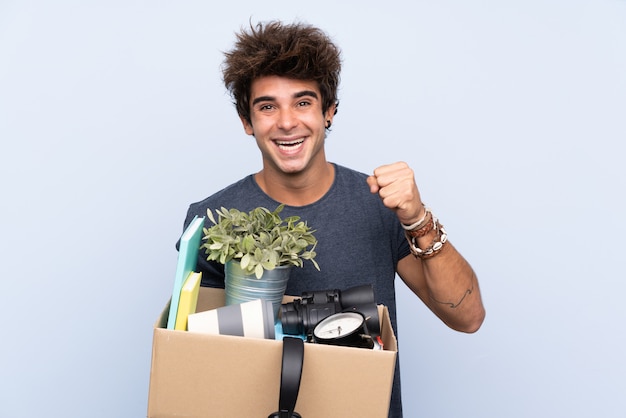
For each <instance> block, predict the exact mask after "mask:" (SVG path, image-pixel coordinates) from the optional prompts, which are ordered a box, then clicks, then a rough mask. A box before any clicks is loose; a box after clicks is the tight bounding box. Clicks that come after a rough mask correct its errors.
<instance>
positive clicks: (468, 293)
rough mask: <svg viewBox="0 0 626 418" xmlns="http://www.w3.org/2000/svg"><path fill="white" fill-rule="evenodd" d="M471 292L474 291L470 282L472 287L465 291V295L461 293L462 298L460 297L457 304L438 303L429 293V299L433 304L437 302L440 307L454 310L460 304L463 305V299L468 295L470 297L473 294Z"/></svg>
mask: <svg viewBox="0 0 626 418" xmlns="http://www.w3.org/2000/svg"><path fill="white" fill-rule="evenodd" d="M473 291H474V283H473V282H472V287H470V288H469V289H467V290H466V291H465V293H463V296H461V299H459V301H458V302H456V303H454V302H442V301H439V300H437V299H435V297H434V296H433V295H432V293H431V295H430V298H431V299H432V300H433V301H435V302H437V303H438V304H440V305H447V306H448V307H449V308H450V309H456V308H458V307H459V306H460V305H461V303H463V301H464V300H465V298H466V297H467V296H468V295H471V294H472V292H473Z"/></svg>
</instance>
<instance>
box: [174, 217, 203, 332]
mask: <svg viewBox="0 0 626 418" xmlns="http://www.w3.org/2000/svg"><path fill="white" fill-rule="evenodd" d="M203 227H204V217H201V218H199V217H197V216H196V217H194V218H193V220H192V221H191V223H190V224H189V226H187V228H186V229H185V232H183V235H182V236H181V237H180V246H179V248H178V262H177V263H176V277H175V278H174V289H173V291H172V300H171V302H170V312H169V316H168V317H167V329H174V328H175V326H176V315H177V313H178V304H179V302H180V292H181V290H182V288H183V284H184V283H185V280H186V279H187V277H189V274H190V273H191V272H193V271H195V269H196V265H197V264H198V251H199V250H200V239H201V238H202V228H203Z"/></svg>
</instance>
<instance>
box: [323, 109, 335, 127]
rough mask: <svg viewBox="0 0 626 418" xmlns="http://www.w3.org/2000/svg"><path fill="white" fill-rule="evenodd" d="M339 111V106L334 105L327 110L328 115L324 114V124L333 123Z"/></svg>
mask: <svg viewBox="0 0 626 418" xmlns="http://www.w3.org/2000/svg"><path fill="white" fill-rule="evenodd" d="M336 111H337V105H336V104H333V105H332V106H330V107H329V108H328V109H326V113H325V114H324V124H326V123H327V122H330V123H331V124H332V123H333V117H334V116H335V112H336Z"/></svg>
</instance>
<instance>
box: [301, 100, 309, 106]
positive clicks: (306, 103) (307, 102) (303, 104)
mask: <svg viewBox="0 0 626 418" xmlns="http://www.w3.org/2000/svg"><path fill="white" fill-rule="evenodd" d="M310 105H311V103H310V102H309V101H307V100H303V101H301V102H298V107H305V106H310Z"/></svg>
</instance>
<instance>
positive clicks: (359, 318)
mask: <svg viewBox="0 0 626 418" xmlns="http://www.w3.org/2000/svg"><path fill="white" fill-rule="evenodd" d="M364 321H365V320H364V318H363V315H361V314H359V313H356V312H341V313H337V314H333V315H330V316H328V317H326V318H325V319H323V320H322V321H320V323H319V324H317V326H316V327H315V329H314V330H313V335H314V336H315V338H317V339H320V340H333V339H342V338H343V337H346V336H349V335H351V334H353V333H354V332H355V331H358V330H361V329H362V328H363V323H364Z"/></svg>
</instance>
